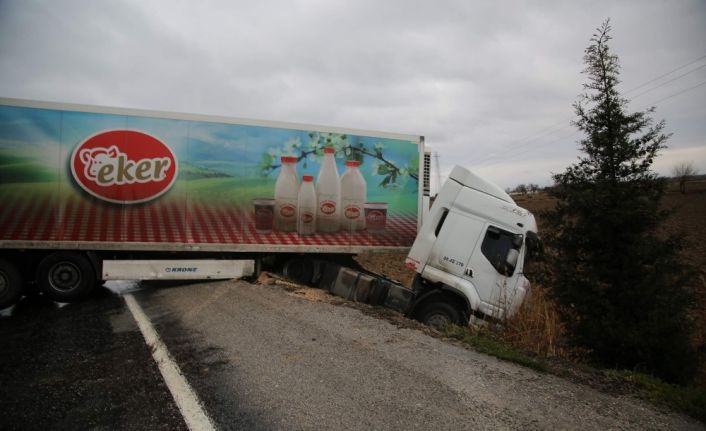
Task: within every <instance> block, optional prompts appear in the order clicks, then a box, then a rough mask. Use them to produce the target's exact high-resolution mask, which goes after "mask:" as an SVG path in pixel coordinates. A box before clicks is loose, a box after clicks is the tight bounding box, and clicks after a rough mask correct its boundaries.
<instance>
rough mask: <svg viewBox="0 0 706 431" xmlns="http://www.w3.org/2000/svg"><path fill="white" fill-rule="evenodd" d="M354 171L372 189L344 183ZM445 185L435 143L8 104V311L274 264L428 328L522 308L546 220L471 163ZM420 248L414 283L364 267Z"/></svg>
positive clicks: (1, 203)
mask: <svg viewBox="0 0 706 431" xmlns="http://www.w3.org/2000/svg"><path fill="white" fill-rule="evenodd" d="M324 160H326V163H324ZM285 165H286V169H285ZM324 166H325V167H324ZM344 169H350V170H351V171H352V172H351V175H354V176H355V181H354V182H350V181H349V182H346V186H344V187H343V188H342V189H341V187H340V185H339V184H338V183H337V181H338V180H339V179H340V178H341V177H342V176H343V175H342V174H343V173H344ZM348 178H351V176H350V175H349V176H348ZM428 179H429V157H428V154H427V153H426V152H425V148H424V138H423V137H420V136H414V135H400V134H392V133H380V132H370V131H364V130H352V129H340V128H331V127H321V126H309V125H299V124H292V123H280V122H266V121H259V120H243V119H233V118H224V117H213V116H204V115H191V114H180V113H165V112H154V111H142V110H133V109H122V108H106V107H98V106H85V105H72V104H59V103H50V102H37V101H27V100H18V99H0V308H2V307H7V306H10V305H12V304H14V303H15V302H17V301H18V300H19V299H20V298H21V297H22V295H24V294H26V293H28V291H38V292H41V293H42V294H43V295H46V296H47V297H49V298H50V299H53V300H56V301H60V302H70V301H75V300H80V299H83V298H85V297H86V296H87V295H89V293H90V292H91V290H92V289H93V288H94V286H95V285H96V284H98V283H99V282H100V281H102V280H111V279H139V280H146V279H208V278H221V279H223V278H235V277H242V276H248V275H254V274H256V273H257V272H258V271H259V269H260V268H261V265H262V264H263V263H265V264H271V265H274V266H276V267H278V268H280V269H282V270H283V272H285V274H288V275H290V276H293V277H294V278H297V279H299V280H301V281H305V282H308V283H318V284H319V285H322V286H323V287H326V288H329V289H330V290H331V291H332V292H334V293H337V294H341V295H344V296H349V297H352V299H357V300H363V301H365V302H371V303H380V304H387V305H388V306H391V307H393V308H396V309H398V310H400V311H401V312H404V313H406V314H408V315H410V316H412V317H415V318H417V319H419V320H422V321H424V322H429V323H437V324H440V323H444V322H455V323H459V324H463V323H466V322H467V321H468V319H469V317H470V316H471V315H472V314H483V315H487V316H492V317H497V318H502V317H505V316H507V315H509V314H511V313H512V312H514V310H516V308H517V307H518V306H519V304H520V303H521V302H522V298H523V297H524V295H525V293H526V291H527V289H528V286H529V283H528V282H527V280H526V279H525V278H524V275H523V268H524V265H525V261H526V260H527V258H529V257H530V255H531V253H532V251H533V250H534V249H536V248H537V246H538V238H537V234H536V232H537V227H536V224H535V221H534V218H533V216H532V215H531V214H530V213H529V212H527V211H526V210H524V209H522V208H520V207H518V206H516V205H515V203H514V202H513V201H512V199H511V198H510V197H509V196H508V195H507V194H506V193H504V192H503V191H502V190H500V189H499V188H498V187H496V186H493V185H492V184H490V183H488V182H486V181H483V180H482V179H480V178H478V177H476V176H474V175H473V174H471V173H470V172H468V171H467V170H465V169H463V168H460V167H456V168H455V169H454V170H453V172H452V174H451V176H450V178H449V180H448V181H447V182H446V183H445V184H444V186H443V187H442V189H441V192H440V193H439V195H438V197H437V199H436V202H435V203H434V205H433V207H432V208H431V211H430V210H429V181H428ZM314 180H315V181H316V193H317V196H316V198H317V210H316V211H318V213H317V214H313V213H312V211H307V212H306V213H304V212H303V211H301V210H302V208H298V207H297V202H302V201H301V200H298V197H297V196H296V193H297V190H301V188H302V184H303V183H306V187H307V193H308V198H307V202H309V201H312V199H313V197H312V196H311V186H312V184H311V182H312V181H314ZM351 184H353V186H351ZM341 190H343V191H341ZM300 206H302V205H300ZM309 206H311V205H309ZM317 218H319V219H320V220H326V226H325V227H326V229H323V227H324V223H321V226H319V229H317V228H316V225H315V223H316V220H317ZM337 219H340V220H342V221H343V222H342V223H336V220H337ZM302 223H306V226H305V227H302V226H303V225H302ZM312 223H314V225H312ZM410 247H411V251H410V253H409V257H408V258H407V261H406V263H407V266H408V267H409V268H411V269H413V270H415V271H416V272H417V278H416V279H415V283H414V286H413V290H409V289H406V288H404V287H402V286H400V285H399V284H396V283H394V282H390V281H389V280H385V279H384V278H381V277H378V276H377V275H372V274H369V273H365V272H361V271H355V270H354V269H351V268H350V267H355V262H354V261H353V260H352V259H351V256H353V255H355V254H357V253H360V252H363V251H371V250H372V251H402V250H405V251H407V250H410ZM358 269H360V268H358ZM351 277H353V278H352V279H351ZM346 280H348V281H346Z"/></svg>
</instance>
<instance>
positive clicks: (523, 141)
mask: <svg viewBox="0 0 706 431" xmlns="http://www.w3.org/2000/svg"><path fill="white" fill-rule="evenodd" d="M705 58H706V55H702V56H701V57H698V58H696V59H694V60H692V61H690V62H688V63H685V64H683V65H681V66H679V67H677V68H675V69H672V70H670V71H669V72H666V73H664V74H662V75H659V76H658V77H656V78H653V79H650V80H649V81H646V82H644V83H642V84H640V85H638V86H637V87H633V88H631V89H630V90H627V91H626V92H625V94H628V93H630V92H632V91H635V90H637V89H640V88H643V87H645V86H646V85H648V84H651V83H653V82H655V81H658V80H660V79H662V78H664V77H667V76H669V75H671V74H673V73H674V72H677V71H679V70H682V69H684V68H686V67H688V66H691V65H692V64H695V63H698V62H699V61H701V60H703V59H705ZM704 67H706V64H703V65H701V66H699V67H697V68H695V69H692V70H690V71H689V72H686V73H683V74H681V75H679V76H677V77H674V78H672V79H670V80H668V81H666V82H663V83H661V84H659V85H657V86H655V87H652V88H650V89H648V90H646V91H643V92H642V93H640V94H638V95H637V96H634V97H633V98H632V99H635V98H638V97H640V96H642V95H644V94H646V93H649V92H651V91H653V90H655V89H657V88H660V87H663V86H664V85H667V84H669V83H672V82H674V81H676V80H678V79H681V78H683V77H685V76H687V75H689V74H691V73H693V72H696V71H698V70H700V69H703V68H704ZM704 84H706V81H705V82H702V83H701V84H697V85H695V86H693V87H689V88H687V89H685V90H683V91H680V92H678V93H675V94H672V95H670V96H667V97H665V98H662V99H659V100H657V101H655V102H652V103H651V104H650V105H652V104H656V103H659V102H662V101H664V100H667V99H670V98H672V97H676V96H678V95H680V94H682V93H685V92H687V91H689V90H692V89H694V88H697V87H699V86H701V85H704ZM571 120H572V119H571V118H569V119H566V120H564V121H562V122H559V123H556V124H553V125H550V126H547V127H545V128H543V129H541V130H540V131H538V132H536V133H533V134H531V135H527V136H526V137H524V138H521V139H518V140H515V141H513V142H512V144H511V145H510V146H506V147H504V148H503V151H512V150H514V149H520V148H522V147H527V145H528V144H530V143H531V142H533V141H536V140H537V139H539V138H540V137H542V135H545V134H549V135H552V134H554V133H558V132H560V131H562V130H564V129H566V128H568V127H570V126H571V125H570V124H567V123H569V122H570V121H571ZM559 125H563V126H562V127H560V128H558V129H556V130H554V131H551V132H549V131H550V130H551V129H554V128H556V127H557V126H559ZM573 134H574V133H572V134H571V135H573ZM571 135H567V137H568V136H571ZM530 138H531V139H530ZM561 139H564V137H561V138H558V139H555V140H552V141H549V143H554V142H556V141H558V140H561ZM518 144H519V145H518ZM547 144H548V143H543V144H540V145H539V146H535V147H534V148H541V147H544V146H546V145H547ZM515 155H517V153H515ZM497 157H499V155H497V154H491V155H489V156H486V157H484V158H481V159H479V160H477V161H476V164H478V163H483V162H486V161H488V160H492V159H495V158H497Z"/></svg>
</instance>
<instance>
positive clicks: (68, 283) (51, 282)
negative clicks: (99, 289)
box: [37, 252, 96, 302]
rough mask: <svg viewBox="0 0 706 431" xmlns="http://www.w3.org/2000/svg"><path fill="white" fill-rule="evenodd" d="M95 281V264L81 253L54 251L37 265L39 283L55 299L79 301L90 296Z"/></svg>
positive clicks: (50, 297) (58, 300)
mask: <svg viewBox="0 0 706 431" xmlns="http://www.w3.org/2000/svg"><path fill="white" fill-rule="evenodd" d="M95 283H96V276H95V273H94V272H93V265H91V262H90V261H89V260H88V258H87V257H86V256H84V255H82V254H79V253H72V252H56V253H52V254H50V255H49V256H47V257H45V258H44V259H43V260H42V261H41V262H40V263H39V266H38V267H37V284H38V285H39V288H40V289H41V290H42V292H44V294H45V295H47V297H48V298H49V299H51V300H53V301H57V302H73V301H78V300H80V299H82V298H84V297H86V296H88V294H89V293H90V292H91V290H93V287H94V285H95Z"/></svg>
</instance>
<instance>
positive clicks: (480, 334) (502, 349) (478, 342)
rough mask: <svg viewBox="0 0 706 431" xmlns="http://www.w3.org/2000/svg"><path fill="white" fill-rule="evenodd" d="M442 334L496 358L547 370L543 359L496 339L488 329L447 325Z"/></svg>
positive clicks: (539, 369)
mask: <svg viewBox="0 0 706 431" xmlns="http://www.w3.org/2000/svg"><path fill="white" fill-rule="evenodd" d="M444 336H446V337H448V338H453V339H456V340H459V341H461V342H462V343H465V344H467V345H469V346H471V347H473V349H475V350H476V351H478V352H481V353H485V354H487V355H491V356H495V357H496V358H498V359H502V360H505V361H508V362H514V363H516V364H520V365H522V366H525V367H527V368H531V369H533V370H537V371H541V372H547V371H548V367H547V365H546V363H545V362H544V361H542V360H541V359H537V358H533V357H531V356H529V355H527V354H526V353H524V352H522V351H520V350H518V349H516V348H514V347H512V346H511V345H509V344H507V343H504V342H502V341H500V340H498V339H496V338H495V337H494V335H493V334H492V333H490V332H488V331H483V330H478V331H474V330H471V329H469V328H462V327H460V326H456V325H449V326H448V327H447V328H446V329H445V331H444Z"/></svg>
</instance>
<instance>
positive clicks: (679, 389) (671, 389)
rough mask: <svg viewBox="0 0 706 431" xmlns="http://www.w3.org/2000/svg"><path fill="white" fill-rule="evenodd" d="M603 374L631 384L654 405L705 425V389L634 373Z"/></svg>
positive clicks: (619, 371) (608, 371)
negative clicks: (684, 415)
mask: <svg viewBox="0 0 706 431" xmlns="http://www.w3.org/2000/svg"><path fill="white" fill-rule="evenodd" d="M605 374H606V375H607V376H608V377H610V378H617V379H620V380H623V381H625V382H627V383H630V384H632V385H633V386H635V387H636V388H637V389H638V391H639V392H640V395H641V396H642V397H643V398H646V399H648V400H649V401H652V402H653V403H655V404H658V405H664V406H668V407H671V408H672V409H674V410H677V411H680V412H682V413H684V414H686V415H689V416H691V417H693V418H695V419H698V420H700V421H701V422H704V423H706V389H704V388H700V387H696V386H678V385H673V384H669V383H665V382H663V381H662V380H660V379H657V378H655V377H652V376H650V375H647V374H642V373H638V372H635V371H627V370H607V371H605Z"/></svg>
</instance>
